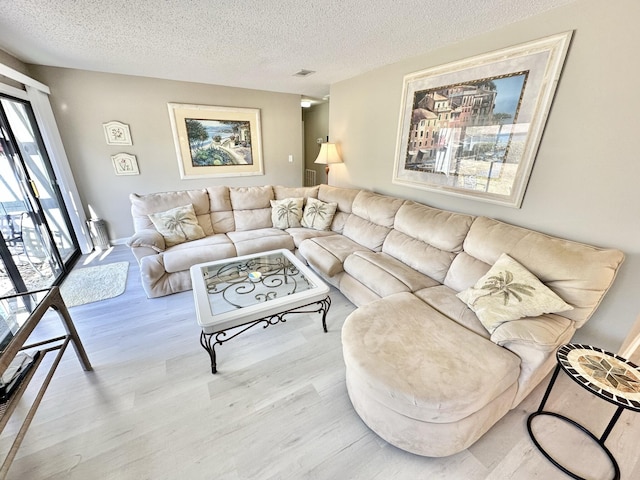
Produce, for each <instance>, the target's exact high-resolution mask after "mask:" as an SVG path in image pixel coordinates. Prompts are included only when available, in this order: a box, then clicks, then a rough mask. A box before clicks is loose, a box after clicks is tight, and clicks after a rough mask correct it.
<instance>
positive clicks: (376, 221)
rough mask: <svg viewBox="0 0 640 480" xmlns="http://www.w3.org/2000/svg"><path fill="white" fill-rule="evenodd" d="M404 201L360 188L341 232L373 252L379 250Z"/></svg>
mask: <svg viewBox="0 0 640 480" xmlns="http://www.w3.org/2000/svg"><path fill="white" fill-rule="evenodd" d="M404 202H405V201H404V200H402V199H401V198H396V197H389V196H386V195H380V194H377V193H373V192H368V191H366V190H361V191H360V192H359V193H358V194H357V195H356V198H355V199H354V201H353V205H352V211H351V215H349V217H348V218H347V220H346V222H345V224H344V229H343V232H342V234H343V235H344V236H345V237H348V238H350V239H351V240H353V241H354V242H357V243H359V244H360V245H363V246H365V247H367V248H369V249H371V250H373V251H374V252H380V251H381V250H382V245H383V243H384V240H385V239H386V238H387V235H389V232H390V231H391V229H392V228H393V223H394V221H395V216H396V213H397V212H398V209H400V207H401V206H402V204H403V203H404Z"/></svg>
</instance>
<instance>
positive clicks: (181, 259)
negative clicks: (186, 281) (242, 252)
mask: <svg viewBox="0 0 640 480" xmlns="http://www.w3.org/2000/svg"><path fill="white" fill-rule="evenodd" d="M162 256H163V262H164V268H165V270H166V271H167V273H175V272H181V271H183V270H187V271H188V270H189V269H190V268H191V266H192V265H195V264H197V263H204V262H213V261H214V260H221V259H223V258H229V257H235V256H236V249H235V247H234V246H233V243H231V240H229V238H228V237H227V236H226V235H225V234H223V233H219V234H215V235H208V236H206V237H204V238H201V239H199V240H194V241H192V242H187V243H181V244H180V245H175V246H173V247H171V248H169V249H167V250H166V251H165V252H164V253H163V254H162Z"/></svg>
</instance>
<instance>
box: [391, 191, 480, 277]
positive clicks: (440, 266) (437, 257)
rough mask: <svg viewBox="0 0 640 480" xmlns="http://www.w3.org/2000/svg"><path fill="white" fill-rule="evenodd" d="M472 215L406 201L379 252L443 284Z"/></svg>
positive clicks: (469, 224) (467, 229) (459, 249)
mask: <svg viewBox="0 0 640 480" xmlns="http://www.w3.org/2000/svg"><path fill="white" fill-rule="evenodd" d="M474 218H475V217H473V216H471V215H464V214H461V213H454V212H447V211H445V210H439V209H437V208H432V207H429V206H427V205H422V204H420V203H416V202H412V201H407V202H405V203H404V204H403V205H402V206H401V207H400V208H399V209H398V212H397V213H396V216H395V220H394V224H393V230H391V232H389V235H388V236H387V238H386V239H385V241H384V245H383V246H382V251H383V252H384V253H386V254H388V255H391V256H392V257H395V258H397V259H398V260H400V261H401V262H402V263H404V264H406V265H409V266H410V267H411V268H413V269H414V270H417V271H419V272H421V273H423V274H425V275H428V276H429V277H431V278H433V279H434V280H437V281H438V282H440V283H442V282H443V281H444V278H445V276H446V275H447V271H448V270H449V267H450V266H451V262H453V259H454V258H455V257H456V255H457V254H458V252H461V251H462V244H463V242H464V239H465V237H466V236H467V233H468V232H469V228H470V227H471V224H472V223H473V219H474Z"/></svg>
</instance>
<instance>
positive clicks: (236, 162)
mask: <svg viewBox="0 0 640 480" xmlns="http://www.w3.org/2000/svg"><path fill="white" fill-rule="evenodd" d="M168 107H169V118H170V121H171V128H172V130H173V139H174V143H175V148H176V155H177V157H178V167H179V169H180V178H182V179H189V178H203V177H236V176H243V175H263V167H262V140H261V132H260V110H259V109H256V108H235V107H215V106H206V105H187V104H181V103H169V104H168Z"/></svg>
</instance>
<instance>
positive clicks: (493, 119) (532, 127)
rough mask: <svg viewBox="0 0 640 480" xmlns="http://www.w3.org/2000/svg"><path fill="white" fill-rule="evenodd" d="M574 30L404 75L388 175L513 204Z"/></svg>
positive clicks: (417, 185) (404, 181)
mask: <svg viewBox="0 0 640 480" xmlns="http://www.w3.org/2000/svg"><path fill="white" fill-rule="evenodd" d="M572 33H573V32H565V33H561V34H557V35H552V36H550V37H545V38H542V39H539V40H535V41H532V42H528V43H525V44H522V45H517V46H514V47H510V48H506V49H503V50H499V51H495V52H492V53H488V54H484V55H479V56H476V57H472V58H468V59H465V60H461V61H457V62H453V63H449V64H445V65H440V66H437V67H434V68H430V69H428V70H423V71H420V72H415V73H412V74H409V75H406V76H405V77H404V88H403V92H402V102H401V103H402V106H401V110H400V119H399V123H398V140H397V144H396V158H395V164H394V170H393V183H396V184H401V185H406V186H410V187H415V188H421V189H425V190H431V191H437V192H441V193H445V194H451V195H457V196H463V197H471V198H474V199H478V200H482V201H487V202H492V203H496V204H501V205H506V206H511V207H516V208H519V207H520V206H521V204H522V199H523V197H524V193H525V189H526V187H527V182H528V180H529V176H530V175H531V170H532V168H533V163H534V159H535V157H536V153H537V150H538V145H539V143H540V139H541V137H542V132H543V130H544V126H545V123H546V120H547V116H548V113H549V109H550V108H551V103H552V101H553V97H554V94H555V90H556V85H557V83H558V80H559V78H560V73H561V71H562V66H563V64H564V59H565V56H566V53H567V50H568V48H569V43H570V41H571V36H572Z"/></svg>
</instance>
